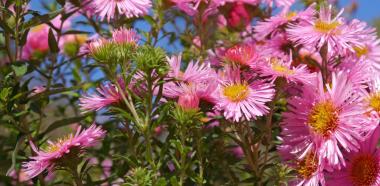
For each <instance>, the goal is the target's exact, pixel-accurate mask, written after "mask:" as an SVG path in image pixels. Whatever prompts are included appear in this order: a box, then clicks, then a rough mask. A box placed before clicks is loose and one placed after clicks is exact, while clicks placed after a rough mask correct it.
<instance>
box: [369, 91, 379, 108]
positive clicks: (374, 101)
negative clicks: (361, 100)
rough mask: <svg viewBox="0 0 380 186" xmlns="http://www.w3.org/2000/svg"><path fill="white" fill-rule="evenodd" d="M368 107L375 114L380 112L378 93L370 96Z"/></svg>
mask: <svg viewBox="0 0 380 186" xmlns="http://www.w3.org/2000/svg"><path fill="white" fill-rule="evenodd" d="M369 106H370V107H371V108H372V109H373V110H374V111H376V112H380V92H378V93H375V94H373V95H371V97H370V98H369Z"/></svg>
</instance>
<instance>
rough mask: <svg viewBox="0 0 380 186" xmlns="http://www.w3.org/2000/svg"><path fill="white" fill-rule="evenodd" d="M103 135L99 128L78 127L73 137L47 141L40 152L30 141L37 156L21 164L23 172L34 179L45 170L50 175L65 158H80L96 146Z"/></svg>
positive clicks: (93, 126) (92, 126)
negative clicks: (87, 150)
mask: <svg viewBox="0 0 380 186" xmlns="http://www.w3.org/2000/svg"><path fill="white" fill-rule="evenodd" d="M105 134H106V132H105V131H104V130H103V129H101V127H97V126H96V125H95V124H93V125H91V126H90V127H89V128H88V129H85V130H81V128H80V127H79V129H78V130H77V132H76V133H75V135H72V134H70V135H68V136H66V137H64V138H61V139H59V140H57V141H55V142H52V141H48V143H49V144H48V145H47V147H46V148H44V149H42V150H38V149H37V148H36V147H35V145H34V144H33V142H31V141H30V144H31V146H32V148H33V151H34V152H35V153H36V154H37V155H36V156H32V157H30V159H31V160H30V161H28V162H25V163H24V164H23V171H24V172H25V173H26V174H27V175H28V176H29V178H34V177H36V176H38V175H39V174H41V173H42V172H43V171H45V170H47V171H48V172H49V173H52V172H53V171H54V168H55V167H56V165H58V164H60V163H62V161H64V160H65V158H69V160H70V159H72V158H73V157H80V156H81V155H82V154H83V153H84V151H85V150H86V149H87V148H88V147H92V146H94V145H96V144H97V143H98V142H99V140H101V139H102V138H103V137H104V136H105Z"/></svg>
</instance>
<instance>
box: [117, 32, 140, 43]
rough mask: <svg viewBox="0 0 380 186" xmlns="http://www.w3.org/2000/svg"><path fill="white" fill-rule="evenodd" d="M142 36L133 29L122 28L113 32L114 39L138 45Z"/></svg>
mask: <svg viewBox="0 0 380 186" xmlns="http://www.w3.org/2000/svg"><path fill="white" fill-rule="evenodd" d="M139 39H140V36H139V35H138V34H137V33H136V31H135V30H133V29H125V28H120V29H117V30H114V31H113V32H112V40H113V42H115V43H119V44H124V43H126V44H132V45H136V44H137V42H138V41H139Z"/></svg>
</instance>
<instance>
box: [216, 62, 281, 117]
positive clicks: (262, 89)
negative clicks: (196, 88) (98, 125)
mask: <svg viewBox="0 0 380 186" xmlns="http://www.w3.org/2000/svg"><path fill="white" fill-rule="evenodd" d="M220 79H221V80H220V84H219V87H218V90H217V91H216V92H215V98H216V100H217V102H216V105H215V108H216V109H217V110H222V111H223V115H224V117H225V118H226V119H231V120H233V121H235V122H239V121H243V120H251V119H256V118H257V116H262V115H264V114H266V113H268V109H269V108H268V107H267V106H266V105H265V103H267V102H270V101H271V100H272V98H273V96H274V92H275V90H274V89H273V88H272V87H273V84H269V83H264V82H261V81H254V82H252V83H248V82H247V81H244V80H242V79H241V72H240V70H239V69H238V68H236V69H234V68H227V69H226V71H225V74H221V75H220Z"/></svg>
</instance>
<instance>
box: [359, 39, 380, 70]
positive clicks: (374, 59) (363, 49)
mask: <svg viewBox="0 0 380 186" xmlns="http://www.w3.org/2000/svg"><path fill="white" fill-rule="evenodd" d="M353 48H354V51H355V52H354V55H355V57H356V58H358V59H360V60H363V61H365V62H366V63H369V64H370V65H371V68H372V69H373V70H374V71H375V72H380V39H374V38H373V39H372V38H369V39H368V40H367V41H364V45H363V46H354V47H353Z"/></svg>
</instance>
